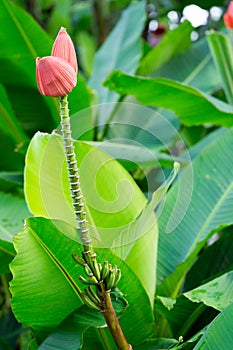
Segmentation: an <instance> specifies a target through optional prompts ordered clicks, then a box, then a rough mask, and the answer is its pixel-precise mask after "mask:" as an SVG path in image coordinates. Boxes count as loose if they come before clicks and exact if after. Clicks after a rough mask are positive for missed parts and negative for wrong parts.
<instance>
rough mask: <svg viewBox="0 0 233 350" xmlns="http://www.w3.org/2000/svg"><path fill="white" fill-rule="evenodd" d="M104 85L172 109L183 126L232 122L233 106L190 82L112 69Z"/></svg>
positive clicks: (149, 103)
mask: <svg viewBox="0 0 233 350" xmlns="http://www.w3.org/2000/svg"><path fill="white" fill-rule="evenodd" d="M104 86H105V87H108V88H109V89H110V90H113V91H116V92H118V93H119V94H122V95H125V94H130V95H133V96H134V97H136V99H137V100H138V101H139V102H141V103H142V104H144V105H152V106H156V107H162V108H166V109H169V110H172V111H174V112H175V113H176V114H177V116H178V118H179V120H180V121H181V123H183V124H184V125H186V126H193V125H203V124H205V123H210V124H214V125H222V126H226V127H230V126H232V125H233V107H232V106H230V105H228V104H226V103H224V102H222V101H220V100H218V99H216V98H214V97H212V96H210V95H207V94H205V93H204V92H202V91H200V90H198V89H194V88H193V87H191V86H188V85H185V84H181V83H178V82H176V81H173V80H169V79H164V78H154V79H153V78H141V77H138V76H130V75H127V74H125V73H122V72H120V71H114V72H112V73H111V74H110V75H109V76H108V78H107V80H106V81H105V82H104Z"/></svg>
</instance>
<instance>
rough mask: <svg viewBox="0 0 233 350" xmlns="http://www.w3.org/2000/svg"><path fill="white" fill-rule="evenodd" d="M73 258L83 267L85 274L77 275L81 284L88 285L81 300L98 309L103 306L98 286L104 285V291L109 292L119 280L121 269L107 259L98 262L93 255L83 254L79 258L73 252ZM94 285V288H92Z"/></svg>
mask: <svg viewBox="0 0 233 350" xmlns="http://www.w3.org/2000/svg"><path fill="white" fill-rule="evenodd" d="M73 258H74V259H75V261H76V262H77V263H78V264H79V265H82V266H83V267H84V271H85V273H86V276H87V277H83V276H82V275H79V276H78V278H79V279H80V281H81V282H82V283H83V284H86V285H88V287H87V288H85V289H84V292H83V293H82V299H83V302H84V303H85V304H86V305H87V306H88V307H90V308H91V309H94V310H98V311H100V310H101V309H102V308H103V305H102V301H101V296H100V294H101V288H100V286H101V285H102V286H104V291H105V292H110V291H111V289H112V288H114V287H115V286H116V285H117V283H118V282H119V281H120V279H121V270H120V269H119V268H118V267H117V265H113V266H112V265H111V264H110V263H109V262H108V261H107V260H105V261H104V263H103V264H100V263H98V262H97V261H96V256H95V255H90V254H83V258H81V257H79V256H78V255H76V254H73ZM94 286H95V287H96V288H95V289H96V290H93V287H94Z"/></svg>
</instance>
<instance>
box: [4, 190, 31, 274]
mask: <svg viewBox="0 0 233 350" xmlns="http://www.w3.org/2000/svg"><path fill="white" fill-rule="evenodd" d="M0 202H1V218H0V260H1V266H0V273H6V272H9V267H8V265H9V263H10V262H11V260H12V259H13V258H14V256H15V250H14V247H13V244H12V240H13V237H14V235H16V234H17V233H18V232H19V231H20V229H21V227H22V226H23V222H24V218H25V217H26V216H28V215H29V211H28V210H27V208H26V204H25V201H24V200H23V199H21V198H17V197H13V196H12V195H9V194H5V193H0Z"/></svg>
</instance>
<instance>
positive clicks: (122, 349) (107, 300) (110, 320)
mask: <svg viewBox="0 0 233 350" xmlns="http://www.w3.org/2000/svg"><path fill="white" fill-rule="evenodd" d="M103 298H104V304H105V310H104V311H102V313H103V316H104V318H105V321H106V323H107V325H108V328H109V330H110V332H111V335H112V337H113V339H114V342H115V344H116V345H117V347H118V349H119V350H132V349H133V348H132V346H131V345H130V344H128V342H127V340H126V338H125V336H124V333H123V331H122V329H121V326H120V324H119V321H118V319H117V316H116V313H115V310H114V308H113V306H112V301H111V296H110V292H109V291H105V292H104V294H103Z"/></svg>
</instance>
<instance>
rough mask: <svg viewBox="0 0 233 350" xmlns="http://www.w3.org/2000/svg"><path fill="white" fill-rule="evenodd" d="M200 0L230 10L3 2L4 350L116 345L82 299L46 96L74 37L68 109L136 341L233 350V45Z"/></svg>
mask: <svg viewBox="0 0 233 350" xmlns="http://www.w3.org/2000/svg"><path fill="white" fill-rule="evenodd" d="M190 4H196V5H199V6H201V7H202V8H205V9H206V10H207V11H210V10H211V9H213V6H219V7H220V8H221V10H222V12H224V11H225V10H226V7H227V5H228V4H227V3H226V2H224V1H220V0H219V1H217V0H216V1H205V2H204V3H203V2H201V1H188V0H186V1H159V2H158V1H154V2H153V1H151V3H148V2H146V1H135V2H132V1H127V0H116V1H109V0H103V1H95V0H94V1H71V0H68V1H63V0H60V1H59V0H57V1H50V0H46V1H45V0H38V1H23V0H14V1H9V0H2V1H1V2H0V40H1V46H0V66H1V69H0V138H1V142H0V151H1V155H2V156H1V163H0V200H1V208H0V213H1V215H0V262H1V263H0V274H1V284H0V349H6V350H9V349H20V350H26V349H30V350H34V349H40V350H41V349H42V350H46V349H50V348H51V346H52V347H53V348H55V349H61V350H62V349H64V350H65V349H66V350H67V349H74V350H76V349H81V348H82V349H86V350H89V349H94V348H98V349H108V350H109V349H115V345H114V344H113V342H112V340H111V337H110V335H109V333H108V330H107V329H106V327H105V324H104V322H103V319H102V317H101V315H99V314H98V313H97V312H94V311H93V312H92V311H90V310H88V309H86V307H84V306H83V305H82V302H81V300H80V298H79V297H78V293H79V291H80V290H81V289H82V286H81V285H80V283H79V282H78V279H77V276H78V274H79V273H80V271H79V269H80V267H78V266H77V265H75V264H74V262H73V260H72V257H71V255H72V253H73V252H76V253H79V252H80V251H81V246H80V244H79V243H78V238H77V233H76V231H75V230H74V228H73V223H74V217H73V213H72V210H71V201H70V199H69V192H68V183H67V173H66V168H65V164H64V155H63V152H62V146H61V139H60V131H59V115H58V102H59V101H57V99H55V98H48V97H44V96H41V95H40V94H39V92H38V90H37V86H36V80H35V58H36V57H37V56H40V57H42V56H46V55H49V54H50V51H51V46H52V42H53V39H54V38H55V36H56V34H57V32H58V30H59V28H60V27H61V26H64V27H66V28H67V31H68V32H69V33H70V35H71V37H72V39H73V41H74V43H75V47H76V49H77V55H78V62H79V77H78V80H79V82H78V85H77V87H76V88H75V89H74V90H73V91H72V93H71V94H70V95H69V102H70V105H69V106H70V111H71V115H72V117H71V120H72V123H73V134H74V137H75V139H76V140H77V141H76V142H75V147H76V152H77V157H78V162H79V165H80V176H81V183H82V188H83V193H84V198H85V202H86V207H87V212H88V219H89V222H90V223H91V230H92V234H93V236H94V238H95V245H96V250H97V253H98V256H99V257H100V259H101V261H104V260H106V259H107V260H109V261H111V262H112V263H116V264H117V265H118V266H119V267H120V268H121V270H122V275H123V277H122V279H121V281H120V283H119V290H120V291H121V292H120V291H119V290H116V291H113V293H112V300H113V303H114V306H115V308H116V310H117V314H118V316H119V317H120V323H121V325H122V328H123V330H124V332H125V334H126V337H127V339H128V340H129V342H130V343H131V344H132V345H133V348H134V349H136V350H141V349H143V350H144V349H147V350H154V349H171V348H174V347H175V348H176V349H195V350H196V349H202V350H203V349H204V350H208V349H221V350H224V349H225V350H229V349H230V348H231V346H232V345H231V344H232V342H233V339H232V338H233V336H232V331H231V330H232V319H233V317H232V316H233V308H232V268H233V258H232V256H233V254H232V249H233V247H232V224H233V222H232V221H233V219H232V204H233V203H232V202H233V185H232V184H233V173H232V165H231V158H232V153H233V146H232V145H233V132H232V125H233V107H232V105H231V103H232V100H233V99H232V91H231V86H232V74H228V75H227V74H225V73H226V70H227V69H229V71H230V72H232V55H231V52H232V51H231V50H232V46H231V41H230V37H231V35H232V33H231V32H230V31H227V30H226V29H225V28H224V26H223V22H222V18H221V16H220V17H219V18H218V19H217V20H216V19H214V18H213V17H211V12H209V17H208V20H207V22H206V23H205V25H203V26H199V27H197V28H193V27H192V25H191V24H190V22H188V21H183V20H182V11H183V9H184V7H185V6H187V5H190ZM171 10H172V11H177V21H176V23H175V26H174V23H172V22H171V20H169V18H170V17H169V15H168V14H169V13H170V11H171ZM153 20H156V21H157V22H158V23H157V24H159V27H158V28H157V29H154V30H149V29H148V28H151V27H150V22H151V21H153ZM212 29H214V30H216V32H212V31H210V30H212ZM193 32H195V33H197V34H198V39H197V40H196V41H192V40H191V37H192V36H191V34H192V33H193ZM155 43H156V44H155ZM120 102H121V103H120ZM38 131H39V132H38ZM174 161H178V162H179V163H180V165H181V170H180V172H179V175H178V176H177V171H178V169H177V167H175V168H174V169H173V163H174ZM90 169H91V170H92V171H90ZM169 174H170V176H169ZM175 178H176V180H175ZM172 183H173V184H172ZM93 184H94V185H93ZM171 184H172V186H171ZM166 192H167V194H166ZM154 208H156V215H155V213H154ZM25 218H27V219H26V221H25V222H24V219H25ZM23 225H24V226H23ZM64 247H65V249H64ZM9 282H10V289H9ZM12 310H13V311H12ZM180 337H182V338H180ZM223 339H224V341H223Z"/></svg>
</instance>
